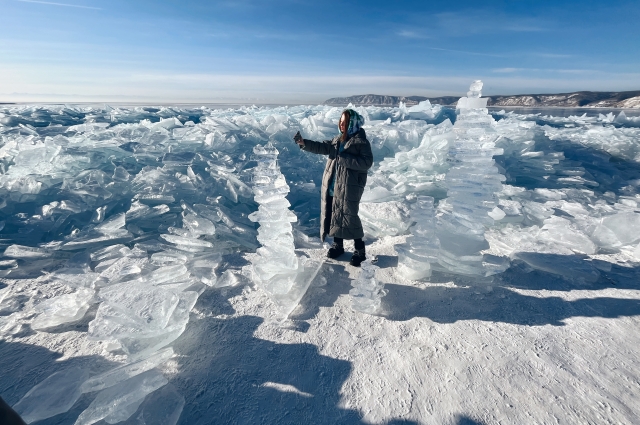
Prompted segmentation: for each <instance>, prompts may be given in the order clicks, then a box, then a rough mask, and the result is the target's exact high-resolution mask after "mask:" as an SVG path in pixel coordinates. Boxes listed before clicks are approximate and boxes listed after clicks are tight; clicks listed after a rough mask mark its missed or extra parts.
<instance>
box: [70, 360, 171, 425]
mask: <svg viewBox="0 0 640 425" xmlns="http://www.w3.org/2000/svg"><path fill="white" fill-rule="evenodd" d="M167 383H168V381H167V379H166V378H165V377H164V376H162V374H161V373H160V372H158V371H157V370H150V371H147V372H144V373H142V374H140V375H136V376H134V377H133V378H131V379H128V380H126V381H123V382H121V383H119V384H116V385H114V386H112V387H109V388H107V389H105V390H103V391H101V392H100V393H98V395H97V396H96V398H95V399H94V400H93V402H91V404H90V405H89V407H87V409H86V410H84V411H83V412H82V413H81V414H80V416H79V417H78V419H77V420H76V422H75V424H76V425H90V424H93V423H96V422H98V421H99V420H101V419H105V421H106V422H107V423H118V422H121V421H124V420H126V419H128V418H129V417H130V416H131V415H133V414H134V413H135V412H136V410H138V407H139V406H140V404H141V403H142V401H144V398H145V397H146V396H147V395H148V394H150V393H152V392H154V391H155V390H157V389H159V388H161V387H163V386H164V385H166V384H167Z"/></svg>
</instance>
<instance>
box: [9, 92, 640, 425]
mask: <svg viewBox="0 0 640 425" xmlns="http://www.w3.org/2000/svg"><path fill="white" fill-rule="evenodd" d="M356 109H357V111H358V112H359V113H360V114H362V115H363V116H364V117H365V126H364V129H365V131H366V132H367V136H368V139H369V140H370V142H371V144H372V149H373V153H374V160H375V164H374V166H373V168H372V169H371V170H370V171H369V176H368V182H367V189H366V191H365V194H364V197H363V202H364V203H363V204H362V209H361V212H360V216H361V218H362V220H363V224H364V226H365V231H366V237H365V242H366V243H367V254H368V255H372V256H377V264H376V265H377V268H376V269H375V280H376V281H377V282H379V283H381V284H384V288H385V291H386V296H384V297H383V298H382V300H381V307H380V309H379V311H378V312H377V313H376V314H374V315H370V314H364V313H361V312H358V311H355V310H353V309H352V307H351V305H352V303H351V299H350V296H349V291H350V289H351V285H352V283H353V282H354V281H355V280H357V279H358V277H359V276H360V270H359V269H356V268H353V267H351V266H349V265H348V262H347V260H348V258H349V256H348V255H347V254H345V258H340V259H338V261H329V262H325V263H324V265H322V267H321V268H320V271H319V272H318V274H317V276H316V277H315V278H314V279H313V281H312V282H311V286H310V288H309V290H308V291H307V293H306V295H304V297H303V298H302V300H301V301H300V305H299V306H298V307H297V308H296V309H295V310H294V311H293V312H292V313H291V315H290V316H289V320H288V321H286V322H284V323H281V322H279V314H278V311H277V307H278V306H277V305H276V303H274V298H273V297H272V296H270V294H268V293H267V292H266V291H264V290H262V289H259V288H260V287H259V286H256V284H255V283H254V282H252V280H251V278H250V277H251V275H250V273H248V270H249V268H250V266H251V264H254V263H256V257H257V256H258V255H259V253H260V252H261V251H257V250H259V248H260V247H261V245H263V244H262V242H261V240H260V236H259V232H258V230H259V228H260V226H261V225H265V219H263V220H262V221H261V222H258V223H255V222H254V221H252V220H251V219H250V218H249V216H250V215H251V214H252V213H254V212H255V211H258V207H259V202H257V201H256V200H255V199H254V190H253V188H254V184H255V183H256V182H255V180H254V178H255V177H254V170H255V167H256V166H257V165H258V163H257V162H256V159H257V158H256V156H255V154H254V148H256V146H258V145H260V146H262V145H265V144H267V143H271V144H272V146H274V147H275V148H277V151H278V164H279V167H280V171H281V173H282V175H283V176H284V179H285V180H286V184H287V185H288V189H289V192H288V193H286V199H287V200H288V202H289V203H290V210H291V211H292V212H293V213H294V214H295V217H296V218H297V221H293V220H292V221H293V222H292V223H291V224H292V230H291V233H290V234H291V236H292V239H293V242H294V244H295V252H296V254H297V255H298V257H299V258H303V257H304V258H306V259H308V260H309V261H317V262H321V261H323V257H324V252H325V251H324V248H322V245H321V244H320V242H319V239H318V232H319V227H320V226H319V204H320V202H319V195H320V183H321V182H320V181H321V177H322V171H323V169H324V163H325V159H324V158H323V157H320V156H316V155H311V154H308V153H305V152H303V151H301V150H299V149H298V147H297V146H296V145H295V144H294V142H293V141H292V136H293V134H294V133H295V132H296V131H297V130H300V131H301V133H302V135H303V136H304V137H305V138H307V139H313V140H325V139H329V138H331V137H333V136H334V135H336V134H337V122H338V119H339V117H340V114H341V109H340V108H333V107H329V106H290V107H284V106H283V107H241V108H214V107H211V106H202V107H196V106H184V105H182V106H158V107H147V106H122V107H108V106H87V105H76V106H74V105H0V138H1V140H0V250H1V252H2V253H3V255H2V258H0V274H1V276H2V280H0V336H1V337H2V340H1V342H0V358H2V359H3V365H4V368H3V370H2V372H0V377H1V379H0V396H1V397H2V398H3V399H4V400H6V401H7V403H9V404H10V405H12V406H14V407H15V408H16V410H18V411H20V412H21V414H23V416H25V417H26V418H28V419H29V420H30V421H33V422H36V421H39V422H38V423H42V424H73V423H85V424H89V423H128V424H142V423H146V424H151V423H163V424H167V423H169V424H170V423H180V424H208V423H229V424H236V423H246V424H253V423H278V424H300V423H318V424H336V423H344V424H354V423H363V424H365V423H366V424H442V423H451V424H469V423H477V424H485V423H486V424H489V423H555V422H560V423H634V422H635V421H636V420H637V418H638V417H640V408H639V407H638V403H637V402H635V401H634V400H637V399H638V397H640V373H638V370H640V352H639V351H638V348H637V347H638V346H640V341H639V334H638V332H637V329H638V325H639V324H640V283H639V282H640V279H639V278H640V192H639V187H640V117H638V113H637V111H635V112H634V111H632V112H629V111H625V112H624V113H621V111H602V110H586V109H580V110H577V111H576V110H573V111H568V110H558V109H545V110H540V111H537V110H530V109H517V110H506V109H505V110H504V111H503V110H502V109H503V108H490V110H489V111H487V110H479V111H477V113H476V112H474V114H476V115H473V114H472V115H473V116H472V117H471V118H465V119H464V120H458V117H459V115H458V113H457V112H456V110H454V109H452V108H449V107H441V106H438V105H433V106H432V105H428V104H421V105H419V106H416V107H412V108H406V107H404V106H401V107H400V108H380V107H358V108H356ZM584 114H586V115H584ZM473 137H477V138H478V140H486V143H484V142H483V143H479V144H478V146H474V145H473V143H472V142H471V141H472V140H473ZM465 138H466V139H465ZM465 140H466V142H465ZM478 164H485V165H478ZM467 170H469V171H468V172H467ZM470 170H475V171H473V172H471V171H470ZM262 175H263V174H260V176H262ZM278 181H280V180H278ZM489 182H491V184H489ZM496 182H499V183H496ZM278 185H280V183H278ZM278 185H276V186H277V187H275V188H271V189H274V190H276V189H277V188H279V187H281V186H278ZM494 187H495V189H493V188H494ZM283 193H284V192H283ZM453 193H456V194H457V195H456V196H451V195H452V194H453ZM474 197H476V198H478V199H481V201H479V202H475V203H474V202H471V199H472V198H474ZM474 199H475V198H474ZM419 207H420V208H422V209H420V208H419ZM287 208H289V207H287ZM285 209H286V208H285ZM485 210H486V211H489V213H487V212H486V211H485ZM273 211H275V210H270V212H268V214H267V213H265V214H267V215H269V214H271V215H273V214H276V215H277V214H280V216H278V217H280V218H279V219H282V220H284V221H286V220H288V219H289V218H290V217H291V216H290V215H289V213H287V212H286V211H285V210H284V209H279V210H278V211H280V212H273ZM443 217H444V218H443ZM487 217H489V218H487ZM268 219H271V218H268ZM285 219H286V220H285ZM282 220H280V221H282ZM452 220H453V221H452ZM455 220H457V221H455ZM451 223H465V225H466V226H468V228H469V229H471V230H472V231H474V232H476V236H477V238H476V240H478V241H480V242H482V243H479V244H478V245H477V251H478V252H477V253H476V254H474V255H470V256H465V255H457V256H456V255H454V256H451V255H450V254H451V252H454V251H455V248H452V246H456V244H455V243H454V242H455V241H454V239H455V238H454V237H453V236H451V237H450V236H447V235H449V234H450V233H447V232H446V231H445V230H446V229H447V228H449V227H447V226H448V225H449V224H451ZM478 223H481V224H478ZM430 226H431V227H430ZM434 226H435V227H434ZM438 226H439V227H438ZM479 226H480V227H479ZM287 229H288V228H287ZM443 229H444V230H443ZM420 235H431V236H429V237H435V236H433V235H438V237H439V238H440V239H439V240H438V244H437V245H434V246H431V245H428V244H426V243H425V242H424V240H422V241H421V240H419V238H418V237H419V236H420ZM409 236H412V238H408V237H409ZM425 238H427V236H425ZM427 239H428V238H427ZM434 240H435V239H434ZM397 246H403V247H408V248H407V250H405V254H404V256H403V255H400V258H399V256H398V252H400V251H401V250H400V251H396V247H397ZM448 247H449V248H448ZM346 248H347V250H350V249H351V248H352V246H350V245H349V244H348V243H347V245H346ZM474 249H475V248H474ZM427 251H428V252H429V253H432V254H429V255H427V254H425V252H427ZM256 252H258V254H257V253H256ZM407 256H408V257H410V258H409V259H407ZM265 258H266V257H265ZM263 264H264V262H263ZM407 264H408V265H409V266H410V267H414V271H416V270H417V269H418V268H420V267H422V266H421V264H422V265H424V264H428V265H429V268H428V273H424V275H425V276H426V275H428V274H430V277H428V278H423V279H422V280H411V279H414V278H415V279H418V275H417V274H413V275H412V274H410V273H409V274H408V273H407V272H406V269H403V267H404V266H406V265H407ZM403 270H404V271H403ZM424 270H425V269H424V268H423V269H422V271H424ZM463 270H467V271H466V272H460V271H463ZM61 389H64V391H62V390H61ZM60 394H64V397H60Z"/></svg>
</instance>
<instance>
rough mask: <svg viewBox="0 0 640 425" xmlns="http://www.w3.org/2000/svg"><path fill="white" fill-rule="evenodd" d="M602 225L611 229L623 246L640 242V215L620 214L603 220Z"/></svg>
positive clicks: (634, 213) (632, 213)
mask: <svg viewBox="0 0 640 425" xmlns="http://www.w3.org/2000/svg"><path fill="white" fill-rule="evenodd" d="M602 225H603V226H606V227H607V228H608V229H610V230H611V231H612V232H613V234H614V235H615V236H616V238H617V239H618V240H619V241H620V243H621V244H622V245H630V244H632V243H634V242H637V241H639V240H640V214H638V213H636V212H626V213H619V214H615V215H612V216H608V217H605V218H603V219H602Z"/></svg>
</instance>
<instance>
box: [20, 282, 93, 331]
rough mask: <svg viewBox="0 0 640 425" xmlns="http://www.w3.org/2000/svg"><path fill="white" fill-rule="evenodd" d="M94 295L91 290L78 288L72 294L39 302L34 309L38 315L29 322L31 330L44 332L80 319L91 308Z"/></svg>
mask: <svg viewBox="0 0 640 425" xmlns="http://www.w3.org/2000/svg"><path fill="white" fill-rule="evenodd" d="M94 295H95V291H94V290H93V289H89V288H78V289H77V290H76V292H74V293H71V294H65V295H60V296H57V297H55V298H50V299H48V300H45V301H43V302H41V303H40V304H38V305H37V306H36V307H35V311H36V312H39V313H40V314H39V315H38V316H37V317H36V318H35V319H33V322H31V328H32V329H35V330H44V329H48V328H53V327H55V326H59V325H62V324H64V323H73V322H76V321H78V320H80V319H82V318H83V317H84V315H85V313H86V312H87V310H88V309H89V307H90V306H91V303H92V301H93V297H94Z"/></svg>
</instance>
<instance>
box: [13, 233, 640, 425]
mask: <svg viewBox="0 0 640 425" xmlns="http://www.w3.org/2000/svg"><path fill="white" fill-rule="evenodd" d="M402 240H403V237H386V238H383V239H382V240H378V241H376V242H374V243H373V244H372V245H371V247H370V249H369V252H371V253H372V254H374V255H378V258H379V262H378V264H379V266H380V269H379V272H378V275H377V277H378V278H379V279H380V280H381V281H384V282H385V283H386V289H387V290H388V291H389V293H388V295H387V296H386V297H385V298H384V299H383V308H384V312H383V313H382V315H381V316H370V315H366V314H362V313H358V312H355V311H353V310H352V309H351V306H350V304H351V302H350V299H349V296H348V291H349V289H350V288H351V286H350V284H351V279H353V278H355V277H356V276H357V273H358V271H357V270H356V269H354V268H352V267H351V266H349V265H348V263H347V262H346V261H336V262H332V263H327V264H325V266H324V267H323V269H322V271H321V275H320V276H319V278H318V279H317V280H316V281H315V282H314V284H313V286H312V288H311V289H310V290H309V292H308V293H307V295H306V296H305V298H304V299H303V301H302V303H301V305H300V306H299V308H298V309H297V310H296V311H295V312H294V314H293V316H292V320H291V322H290V323H289V324H288V326H285V327H281V326H279V325H277V324H276V323H275V322H274V321H273V319H274V317H272V316H271V315H270V314H269V312H270V311H273V309H274V306H273V305H272V302H271V301H270V299H269V298H268V297H267V296H266V295H265V294H264V293H262V292H261V291H256V290H252V289H251V287H250V286H248V285H239V286H236V287H233V288H228V289H226V290H216V289H212V290H209V291H207V292H205V293H204V294H203V295H202V296H201V297H200V300H199V301H198V304H197V305H196V307H195V309H194V310H193V311H192V314H191V315H192V317H191V321H190V322H189V325H188V327H187V330H186V331H185V333H184V334H183V335H182V336H181V338H180V339H179V340H178V341H176V343H175V344H174V350H175V351H176V353H177V356H176V357H175V358H174V359H173V360H172V361H171V362H170V363H168V364H166V365H165V366H164V368H163V372H164V373H165V376H167V377H168V379H169V381H170V382H171V383H173V385H175V386H176V388H177V389H178V391H179V392H180V393H181V394H182V395H183V396H184V397H185V399H186V405H185V408H184V411H183V413H182V416H181V419H180V423H182V424H208V423H229V424H235V423H242V424H255V423H278V424H300V423H327V424H329V423H332V424H333V423H344V424H354V423H367V424H382V423H394V424H410V423H416V424H442V423H453V424H472V423H479V424H491V423H628V424H632V423H635V421H636V420H637V418H638V417H639V416H640V408H639V406H638V403H637V402H636V401H637V399H638V396H639V395H640V375H639V374H638V370H640V353H639V352H638V347H640V337H639V334H638V332H637V329H638V325H639V324H640V319H639V318H640V288H639V286H640V284H639V283H638V282H640V279H639V278H640V270H639V269H638V268H637V267H635V268H630V267H628V266H629V264H625V263H621V265H619V266H616V265H614V267H613V268H612V272H611V274H610V275H607V276H606V277H607V278H606V279H605V280H603V281H601V282H598V283H597V284H592V285H586V286H585V285H576V284H572V283H569V282H567V281H565V280H561V279H559V278H556V277H553V276H551V275H548V274H545V273H540V272H531V273H524V272H522V271H517V270H511V271H509V272H508V273H506V274H504V275H502V276H501V278H500V279H497V280H496V281H495V282H494V284H493V285H492V286H491V287H477V286H465V285H464V282H460V281H458V282H457V284H456V283H455V281H454V280H453V279H451V278H450V277H447V276H444V275H438V274H437V273H436V274H434V276H433V278H432V282H429V283H424V284H416V283H415V282H407V281H402V279H401V278H398V277H397V276H396V275H395V272H394V266H395V261H396V259H395V253H394V251H393V250H392V246H393V244H394V243H398V242H401V241H402ZM308 253H309V255H311V256H316V257H321V256H322V255H323V252H318V251H308ZM347 259H348V255H345V258H341V259H340V260H347ZM227 260H228V261H229V262H230V264H229V266H230V267H239V266H240V265H242V264H243V260H242V259H241V258H235V257H229V258H227ZM611 260H615V259H613V258H612V259H611ZM614 264H615V263H614ZM322 278H324V279H326V283H325V281H324V280H323V279H322ZM85 321H86V319H85ZM75 326H76V327H79V328H81V327H82V326H86V323H85V324H82V323H81V324H77V325H75ZM73 329H74V327H71V328H70V329H61V330H60V332H59V333H31V334H30V335H24V336H19V337H14V338H10V339H8V340H5V341H4V342H3V343H2V345H1V347H0V351H1V352H2V358H3V359H4V360H3V363H4V364H5V365H8V367H5V368H4V369H3V379H2V380H1V382H2V387H1V388H0V394H2V395H3V397H5V398H6V399H7V400H8V401H9V402H10V403H11V402H15V401H16V400H17V399H19V397H21V396H22V395H23V394H24V393H25V392H26V391H27V390H28V389H30V388H31V386H32V385H34V384H35V383H37V382H38V381H40V380H42V379H43V378H44V377H46V376H48V375H49V374H50V373H51V372H52V371H55V370H62V369H64V368H65V367H68V366H69V365H80V364H95V363H96V362H97V363H98V366H99V367H102V368H105V367H106V365H107V363H108V362H110V361H117V360H118V359H117V358H113V357H110V356H109V355H108V354H106V353H105V352H103V351H102V347H101V346H100V345H99V344H95V343H90V342H88V341H86V340H85V339H83V338H82V335H83V334H82V333H81V332H77V331H74V330H73ZM94 367H96V366H94ZM89 401H90V400H87V399H86V398H85V399H81V400H80V402H79V403H78V405H77V406H76V407H75V408H74V409H72V410H71V411H70V412H69V413H68V414H65V415H60V416H58V417H55V418H52V419H50V420H46V421H42V422H41V423H47V424H54V423H59V424H65V423H73V421H74V418H75V415H77V414H79V412H80V411H81V410H82V408H83V407H86V405H87V404H88V402H89ZM132 423H135V422H132Z"/></svg>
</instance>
